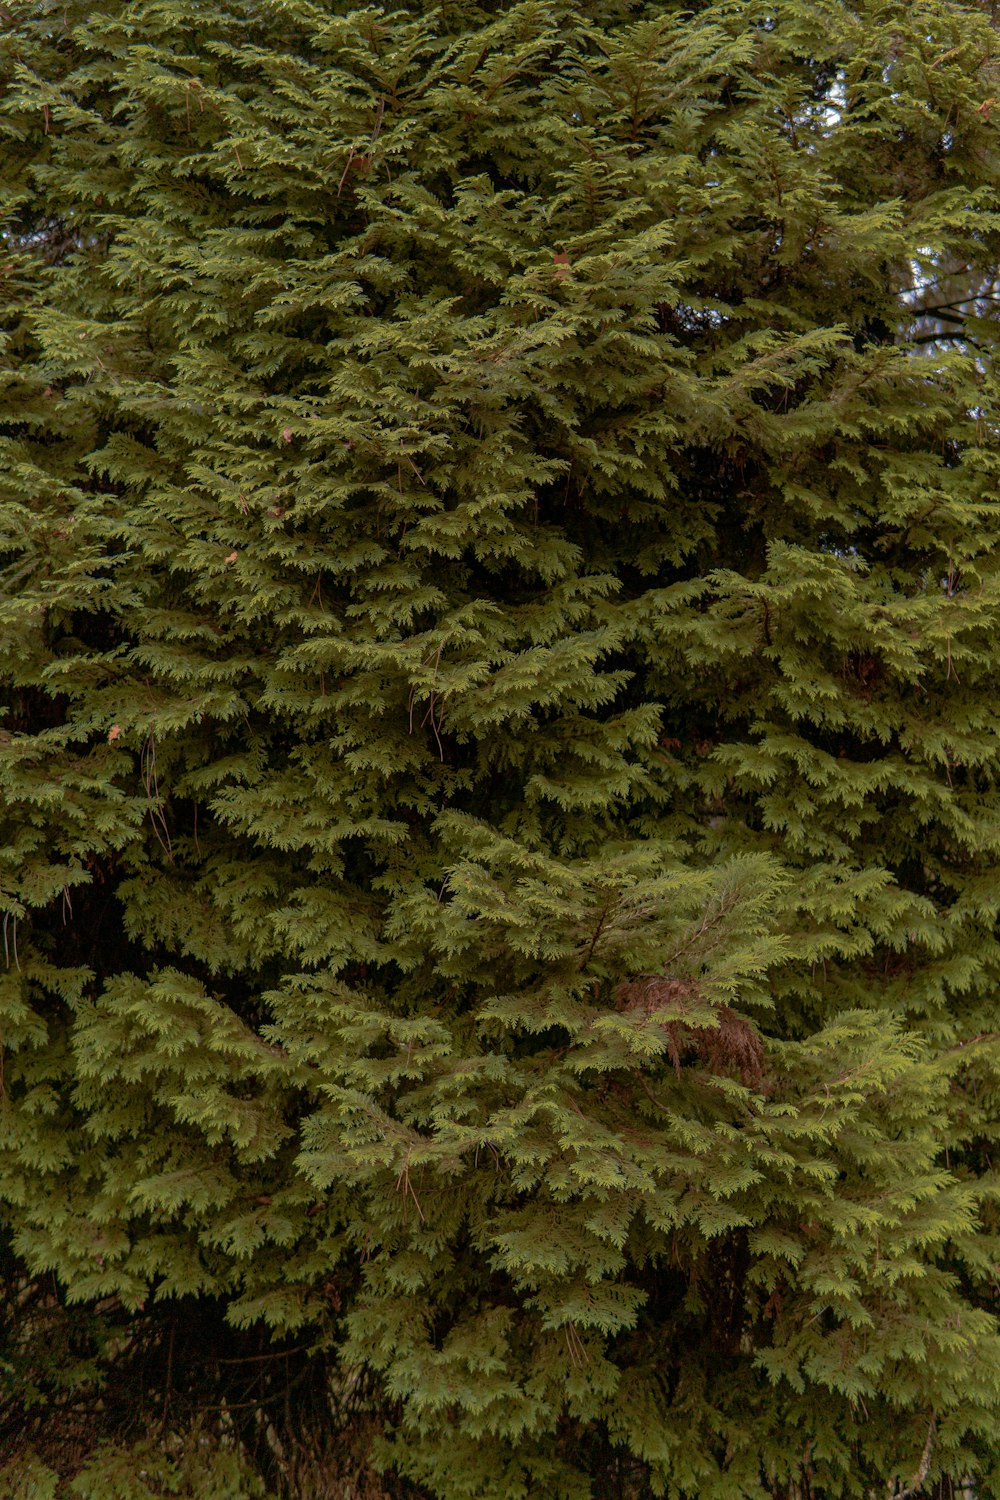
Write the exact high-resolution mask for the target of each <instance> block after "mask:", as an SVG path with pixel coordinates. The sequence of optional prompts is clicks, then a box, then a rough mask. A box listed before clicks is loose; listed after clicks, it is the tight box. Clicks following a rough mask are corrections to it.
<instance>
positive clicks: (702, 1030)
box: [615, 974, 764, 1087]
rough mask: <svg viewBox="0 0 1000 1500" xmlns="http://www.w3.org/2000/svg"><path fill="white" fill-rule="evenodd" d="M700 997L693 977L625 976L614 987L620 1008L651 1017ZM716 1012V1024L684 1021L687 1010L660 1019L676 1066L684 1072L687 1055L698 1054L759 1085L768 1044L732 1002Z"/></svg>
mask: <svg viewBox="0 0 1000 1500" xmlns="http://www.w3.org/2000/svg"><path fill="white" fill-rule="evenodd" d="M698 998H699V995H698V987H697V985H696V984H695V982H694V981H693V980H689V979H687V980H685V979H670V978H668V977H665V976H663V975H659V974H643V975H640V976H639V978H638V979H630V980H626V982H625V983H624V984H620V985H619V986H618V988H617V990H616V991H615V1004H616V1008H617V1009H618V1010H619V1011H621V1012H622V1013H623V1014H626V1015H640V1016H652V1015H654V1014H655V1013H656V1012H657V1011H661V1010H668V1009H669V1010H673V1011H675V1012H677V1011H680V1012H682V1013H683V1011H684V1010H685V1009H686V1002H688V1001H689V1000H696V999H698ZM715 1017H716V1024H715V1025H713V1026H705V1025H699V1024H696V1023H693V1022H690V1021H685V1020H684V1019H683V1014H681V1015H677V1016H676V1017H675V1018H674V1019H672V1020H669V1021H667V1020H664V1021H661V1022H660V1023H659V1025H660V1028H661V1030H662V1031H663V1034H664V1036H665V1037H666V1039H667V1056H668V1057H669V1058H670V1061H671V1063H672V1064H673V1066H674V1068H675V1070H676V1071H677V1072H678V1073H680V1070H681V1065H682V1063H683V1061H684V1059H685V1058H687V1057H690V1058H696V1059H697V1060H698V1061H699V1062H700V1063H702V1064H703V1066H704V1067H706V1068H708V1069H709V1071H710V1072H712V1073H720V1074H729V1075H731V1076H735V1077H737V1078H739V1080H740V1082H741V1083H742V1084H744V1085H746V1086H747V1087H756V1086H758V1085H759V1084H760V1083H761V1081H762V1079H763V1076H764V1045H763V1042H762V1041H761V1039H760V1036H759V1035H758V1033H757V1030H756V1028H755V1027H754V1026H753V1024H752V1023H751V1022H750V1021H747V1020H745V1019H744V1017H743V1016H740V1015H737V1013H736V1012H735V1011H734V1010H733V1009H732V1007H731V1006H728V1005H720V1006H718V1007H717V1008H716V1010H715Z"/></svg>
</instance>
